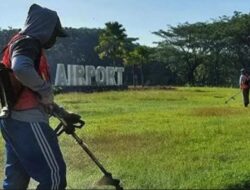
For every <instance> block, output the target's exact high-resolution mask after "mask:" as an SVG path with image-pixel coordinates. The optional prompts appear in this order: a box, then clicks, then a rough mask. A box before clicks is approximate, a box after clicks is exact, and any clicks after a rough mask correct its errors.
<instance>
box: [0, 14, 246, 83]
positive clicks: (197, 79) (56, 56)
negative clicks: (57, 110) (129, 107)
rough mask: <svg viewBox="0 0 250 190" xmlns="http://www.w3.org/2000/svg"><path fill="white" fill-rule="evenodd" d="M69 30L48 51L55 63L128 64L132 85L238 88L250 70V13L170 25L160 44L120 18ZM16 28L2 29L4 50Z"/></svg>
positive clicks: (126, 78)
mask: <svg viewBox="0 0 250 190" xmlns="http://www.w3.org/2000/svg"><path fill="white" fill-rule="evenodd" d="M66 30H67V32H68V33H69V35H70V37H68V38H65V39H59V40H58V42H57V43H56V45H55V46H54V47H53V48H51V49H50V50H48V51H47V55H48V59H49V62H50V63H65V64H78V65H79V64H84V65H95V66H98V65H112V66H121V65H123V66H124V67H125V73H124V82H125V84H127V85H191V86H237V85H238V78H239V71H240V69H241V68H246V69H247V70H248V69H250V66H249V62H250V14H242V13H240V12H234V14H233V16H230V17H229V16H222V17H219V18H217V19H213V20H211V21H208V22H197V23H192V24H190V23H188V22H186V23H183V24H179V25H177V26H168V27H167V28H166V29H160V30H158V31H155V32H153V34H152V35H157V36H159V37H160V39H161V40H159V41H158V42H155V44H156V46H155V47H149V46H143V45H140V44H139V43H138V42H137V41H138V38H134V37H129V36H127V34H126V29H125V28H124V27H123V25H122V24H120V23H118V22H107V23H106V24H105V27H104V28H102V29H89V28H66ZM17 31H18V29H13V28H8V29H0V48H3V47H4V45H5V44H6V43H7V42H8V40H9V39H10V38H11V36H13V35H14V34H15V33H16V32H17ZM50 67H51V71H52V73H55V69H56V68H55V64H51V65H50Z"/></svg>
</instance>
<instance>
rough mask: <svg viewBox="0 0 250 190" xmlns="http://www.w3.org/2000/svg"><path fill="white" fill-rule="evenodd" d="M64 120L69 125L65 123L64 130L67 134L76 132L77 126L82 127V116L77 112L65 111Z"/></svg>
mask: <svg viewBox="0 0 250 190" xmlns="http://www.w3.org/2000/svg"><path fill="white" fill-rule="evenodd" d="M63 120H64V121H65V122H66V124H67V125H64V131H65V133H67V134H72V133H73V132H75V128H80V127H82V126H80V125H79V124H80V123H81V116H80V115H78V114H75V113H69V112H65V114H64V117H63Z"/></svg>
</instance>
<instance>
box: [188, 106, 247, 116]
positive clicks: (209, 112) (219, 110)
mask: <svg viewBox="0 0 250 190" xmlns="http://www.w3.org/2000/svg"><path fill="white" fill-rule="evenodd" d="M244 112H245V110H243V109H239V108H223V107H205V108H194V109H193V110H192V111H191V115H192V116H201V117H207V116H230V115H239V114H242V113H244Z"/></svg>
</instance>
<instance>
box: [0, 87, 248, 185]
mask: <svg viewBox="0 0 250 190" xmlns="http://www.w3.org/2000/svg"><path fill="white" fill-rule="evenodd" d="M238 91H239V89H233V88H188V87H186V88H184V87H183V88H176V89H172V90H164V89H162V90H160V89H158V90H157V89H148V90H136V91H134V90H129V91H116V92H102V93H92V94H85V93H79V94H77V93H70V94H63V95H58V96H56V102H57V103H60V104H61V105H63V106H64V107H65V108H66V109H68V110H71V111H74V112H76V113H79V114H81V115H82V116H83V118H84V120H85V121H86V126H85V128H84V129H81V130H78V131H77V134H78V135H79V136H80V137H81V138H83V139H84V140H85V142H86V143H87V144H88V145H89V148H90V149H91V150H92V151H93V153H94V154H95V155H96V156H97V157H98V158H99V160H100V161H101V163H102V164H103V165H104V166H105V167H106V169H107V170H109V171H111V172H112V174H113V176H114V177H117V178H120V179H121V181H122V184H123V186H124V188H125V189H250V108H244V107H243V106H242V100H241V95H238V96H237V97H236V99H235V100H232V101H230V102H229V103H228V104H225V100H227V99H228V98H229V97H230V96H232V95H233V94H235V93H237V92H238ZM52 124H53V126H55V125H56V121H55V120H52ZM59 142H60V145H61V147H62V151H63V154H64V157H65V161H66V163H67V167H68V168H67V169H68V171H67V176H68V189H92V188H93V189H96V188H107V187H97V186H96V185H95V182H97V181H98V179H100V178H101V176H102V174H101V172H100V171H99V170H98V168H97V167H96V166H95V165H94V164H93V162H92V161H91V160H90V159H89V157H88V156H87V155H86V153H85V152H83V151H82V149H81V147H80V146H78V145H77V144H76V143H75V142H74V140H73V139H72V138H71V137H70V136H67V135H65V134H64V135H61V136H60V137H59ZM0 151H1V155H4V148H3V140H2V139H0ZM3 162H4V157H3V156H1V157H0V180H2V179H3V173H4V170H3V168H4V163H3ZM30 187H35V182H33V183H32V184H31V186H30Z"/></svg>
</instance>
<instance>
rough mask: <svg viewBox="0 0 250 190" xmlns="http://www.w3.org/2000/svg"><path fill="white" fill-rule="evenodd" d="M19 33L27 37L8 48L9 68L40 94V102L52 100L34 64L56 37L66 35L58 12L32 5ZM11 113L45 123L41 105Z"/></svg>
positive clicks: (21, 117)
mask: <svg viewBox="0 0 250 190" xmlns="http://www.w3.org/2000/svg"><path fill="white" fill-rule="evenodd" d="M20 34H22V35H24V36H26V37H25V38H23V39H21V40H18V41H17V42H16V43H14V44H13V46H12V47H11V52H12V54H11V68H12V69H13V72H14V74H15V75H16V77H17V79H18V80H19V81H20V82H21V83H22V84H23V85H24V86H26V87H28V88H30V89H31V90H33V91H34V92H36V93H38V94H39V96H40V97H41V102H43V103H44V102H46V103H50V102H51V103H52V102H53V93H52V86H51V84H50V83H48V82H46V81H44V80H43V79H42V78H41V77H40V76H39V74H38V72H37V68H38V66H37V65H38V64H39V60H40V55H41V51H42V49H43V48H49V47H52V46H53V44H54V42H55V40H56V37H57V36H65V34H64V33H63V31H62V27H61V23H60V20H59V17H58V15H57V13H56V12H55V11H52V10H50V9H47V8H44V7H41V6H39V5H37V4H33V5H32V6H31V7H30V9H29V12H28V16H27V19H26V22H25V25H24V28H23V29H22V30H21V31H20ZM11 115H12V118H13V119H16V120H21V121H28V122H48V116H47V114H46V113H45V111H44V109H43V107H42V106H39V107H36V108H34V109H29V110H25V111H12V114H11Z"/></svg>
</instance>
